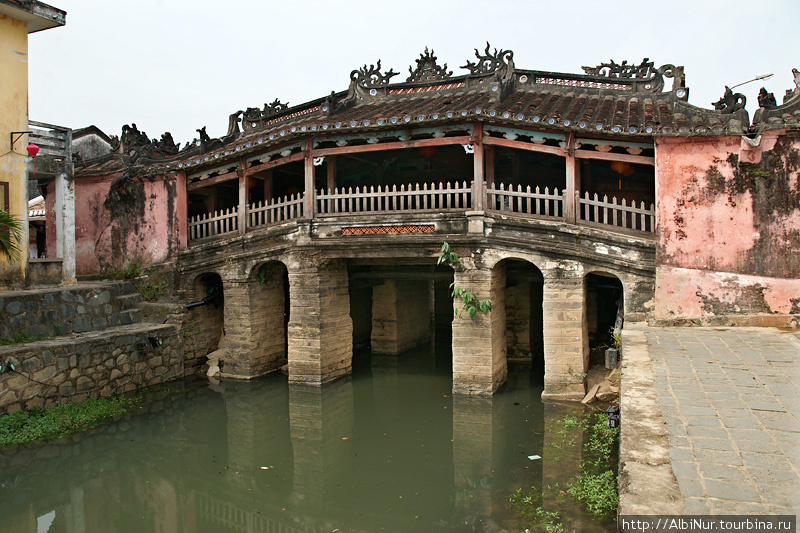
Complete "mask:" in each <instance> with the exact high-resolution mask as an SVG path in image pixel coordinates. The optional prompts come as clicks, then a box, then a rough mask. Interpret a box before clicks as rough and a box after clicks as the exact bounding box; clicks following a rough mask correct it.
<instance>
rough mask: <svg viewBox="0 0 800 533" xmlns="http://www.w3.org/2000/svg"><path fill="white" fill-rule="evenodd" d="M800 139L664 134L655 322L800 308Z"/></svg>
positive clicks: (659, 149)
mask: <svg viewBox="0 0 800 533" xmlns="http://www.w3.org/2000/svg"><path fill="white" fill-rule="evenodd" d="M799 171H800V135H798V134H797V133H789V134H787V133H785V132H782V131H775V132H767V133H765V134H764V136H763V137H762V139H761V142H760V144H759V145H758V146H757V147H755V148H753V147H751V146H750V145H749V144H748V143H747V142H746V141H744V140H743V139H742V138H741V137H738V136H737V137H722V138H697V139H658V140H657V142H656V194H657V197H658V202H657V220H658V233H657V236H658V243H657V244H658V246H657V259H656V260H657V272H656V299H655V309H654V313H655V318H656V319H659V320H664V319H673V318H694V317H703V316H708V315H717V316H729V315H759V314H800V253H799V252H800V175H799V174H798V172H799Z"/></svg>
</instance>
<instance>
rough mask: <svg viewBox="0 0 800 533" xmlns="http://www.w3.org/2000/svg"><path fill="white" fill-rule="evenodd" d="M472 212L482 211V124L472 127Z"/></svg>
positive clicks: (478, 123) (477, 123)
mask: <svg viewBox="0 0 800 533" xmlns="http://www.w3.org/2000/svg"><path fill="white" fill-rule="evenodd" d="M471 140H472V147H473V149H474V150H473V154H472V169H473V170H472V176H473V177H472V210H473V211H483V180H484V172H483V123H481V122H476V123H474V124H473V125H472V139H471Z"/></svg>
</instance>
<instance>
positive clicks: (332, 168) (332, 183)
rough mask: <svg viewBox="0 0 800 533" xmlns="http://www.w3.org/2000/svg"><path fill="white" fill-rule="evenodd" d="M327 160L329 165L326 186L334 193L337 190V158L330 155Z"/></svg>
mask: <svg viewBox="0 0 800 533" xmlns="http://www.w3.org/2000/svg"><path fill="white" fill-rule="evenodd" d="M326 159H327V163H328V165H327V167H328V182H327V183H326V186H327V188H328V191H333V190H334V189H335V188H336V156H335V155H329V156H328V157H327V158H326Z"/></svg>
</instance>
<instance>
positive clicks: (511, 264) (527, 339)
mask: <svg viewBox="0 0 800 533" xmlns="http://www.w3.org/2000/svg"><path fill="white" fill-rule="evenodd" d="M494 268H495V269H497V268H504V269H505V290H504V298H503V303H504V311H505V315H506V318H505V323H506V330H505V337H506V356H507V358H508V360H509V361H523V362H526V363H531V364H532V366H533V370H534V374H535V375H536V377H537V378H543V377H544V326H543V320H544V315H543V306H542V300H543V290H544V274H543V273H542V271H541V270H540V269H539V267H538V266H536V264H535V263H533V262H531V261H530V260H528V259H518V258H515V257H507V258H504V259H502V260H500V261H498V262H497V263H496V264H495V266H494Z"/></svg>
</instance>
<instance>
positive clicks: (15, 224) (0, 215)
mask: <svg viewBox="0 0 800 533" xmlns="http://www.w3.org/2000/svg"><path fill="white" fill-rule="evenodd" d="M21 237H22V222H21V221H20V220H19V218H17V216H16V215H12V214H11V213H9V212H8V211H5V210H3V209H0V256H2V257H5V258H6V259H7V260H9V261H17V260H19V240H20V238H21Z"/></svg>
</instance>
